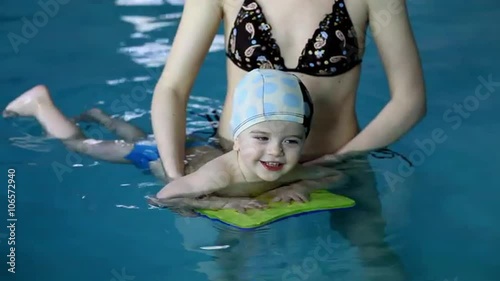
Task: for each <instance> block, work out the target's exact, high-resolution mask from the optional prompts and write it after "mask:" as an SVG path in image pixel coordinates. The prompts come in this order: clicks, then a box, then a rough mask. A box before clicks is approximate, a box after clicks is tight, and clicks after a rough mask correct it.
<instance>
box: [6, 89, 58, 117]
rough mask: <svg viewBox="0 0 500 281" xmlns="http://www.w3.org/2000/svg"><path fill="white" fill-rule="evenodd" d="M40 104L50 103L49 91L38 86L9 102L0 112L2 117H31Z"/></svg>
mask: <svg viewBox="0 0 500 281" xmlns="http://www.w3.org/2000/svg"><path fill="white" fill-rule="evenodd" d="M42 102H50V95H49V90H48V89H47V87H45V86H43V85H38V86H35V87H33V88H31V89H30V90H28V91H26V92H24V93H23V94H22V95H20V96H19V97H17V98H16V99H15V100H13V101H11V102H10V103H9V104H8V105H7V107H6V108H5V110H4V111H3V112H2V115H3V117H5V118H8V117H15V116H33V115H35V114H36V111H37V109H38V106H39V105H40V104H41V103H42Z"/></svg>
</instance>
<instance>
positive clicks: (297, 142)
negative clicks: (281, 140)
mask: <svg viewBox="0 0 500 281" xmlns="http://www.w3.org/2000/svg"><path fill="white" fill-rule="evenodd" d="M285 143H288V144H299V143H300V142H299V141H298V140H286V141H285Z"/></svg>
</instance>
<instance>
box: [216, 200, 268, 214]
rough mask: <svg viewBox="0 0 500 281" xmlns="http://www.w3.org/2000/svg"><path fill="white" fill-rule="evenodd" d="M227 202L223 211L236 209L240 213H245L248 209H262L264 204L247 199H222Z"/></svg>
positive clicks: (264, 206)
mask: <svg viewBox="0 0 500 281" xmlns="http://www.w3.org/2000/svg"><path fill="white" fill-rule="evenodd" d="M224 200H227V202H226V204H225V205H224V207H223V208H224V209H236V211H238V212H240V213H245V212H246V211H247V210H248V209H264V208H266V207H267V205H266V204H264V203H262V202H260V201H258V200H255V199H249V198H224Z"/></svg>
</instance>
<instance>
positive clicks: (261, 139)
mask: <svg viewBox="0 0 500 281" xmlns="http://www.w3.org/2000/svg"><path fill="white" fill-rule="evenodd" d="M254 138H255V139H256V140H259V141H267V140H268V139H269V138H268V137H261V136H255V137H254Z"/></svg>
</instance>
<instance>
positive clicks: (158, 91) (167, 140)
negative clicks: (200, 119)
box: [151, 0, 222, 179]
mask: <svg viewBox="0 0 500 281" xmlns="http://www.w3.org/2000/svg"><path fill="white" fill-rule="evenodd" d="M221 1H222V0H204V1H200V0H186V1H185V4H184V11H183V13H182V18H181V21H180V24H179V27H178V29H177V33H176V35H175V38H174V41H173V44H172V49H171V51H170V55H169V56H168V60H167V62H166V65H165V68H164V69H163V72H162V74H161V76H160V79H159V81H158V83H157V85H156V87H155V89H154V94H153V100H152V105H151V121H152V126H153V131H154V134H155V138H156V140H157V143H158V150H159V152H160V158H161V159H162V161H163V166H164V167H165V173H166V175H167V176H168V177H169V178H170V179H176V178H179V177H181V176H182V175H183V174H184V154H185V151H184V145H185V140H186V107H187V102H188V97H189V93H190V91H191V88H192V86H193V83H194V80H195V78H196V75H197V74H198V71H199V69H200V67H201V65H202V63H203V60H204V58H205V56H206V54H207V53H208V50H209V48H210V45H211V43H212V41H213V39H214V37H215V34H216V32H217V28H218V27H219V24H220V22H221V19H222V3H221Z"/></svg>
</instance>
